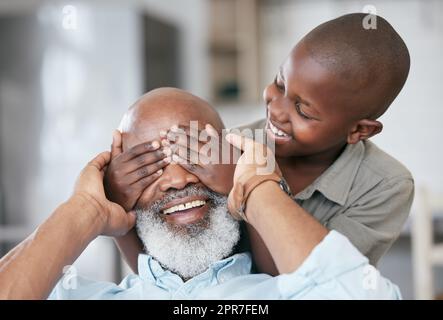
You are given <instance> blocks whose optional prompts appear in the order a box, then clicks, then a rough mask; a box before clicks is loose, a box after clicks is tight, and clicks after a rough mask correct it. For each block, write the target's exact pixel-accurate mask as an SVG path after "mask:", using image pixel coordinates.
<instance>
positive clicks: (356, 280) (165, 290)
mask: <svg viewBox="0 0 443 320" xmlns="http://www.w3.org/2000/svg"><path fill="white" fill-rule="evenodd" d="M138 270H139V275H135V274H132V275H129V276H127V277H126V278H125V279H123V281H122V282H121V283H120V284H119V285H117V284H114V283H110V282H98V281H93V280H88V279H85V278H83V277H80V276H75V278H74V279H70V283H69V286H66V281H65V282H64V281H63V278H62V279H61V280H60V281H59V283H58V284H57V286H56V287H55V288H54V290H53V291H52V293H51V295H50V296H49V299H401V294H400V291H399V289H398V287H397V286H396V285H394V284H392V283H391V282H390V281H389V280H387V279H385V278H383V277H382V276H381V275H380V274H379V272H378V271H377V270H376V269H375V268H373V267H372V266H370V265H369V263H368V259H367V258H366V257H364V256H363V255H362V254H361V253H360V252H359V251H358V250H357V249H356V248H355V247H354V246H353V245H352V244H351V243H350V242H349V240H348V239H347V238H346V237H345V236H343V235H342V234H340V233H338V232H337V231H330V232H329V234H328V235H327V236H326V237H325V238H324V239H323V241H322V242H321V243H320V244H318V245H317V246H316V247H315V248H314V250H313V251H312V252H311V253H310V255H309V256H308V258H307V259H306V260H305V261H304V262H303V264H302V265H301V266H300V267H299V268H298V269H297V270H295V271H294V272H292V273H289V274H283V275H279V276H277V277H271V276H269V275H267V274H251V257H250V254H249V253H240V254H235V255H233V256H231V257H229V258H226V259H223V260H220V261H217V262H215V263H214V264H212V265H211V266H210V267H209V268H208V269H207V270H206V271H205V272H203V273H201V274H199V275H197V276H195V277H194V278H192V279H189V280H188V281H186V282H184V281H183V280H182V279H181V278H180V277H179V276H178V275H176V274H174V273H172V272H170V271H168V270H164V269H163V268H162V267H161V266H160V264H159V263H158V262H157V261H156V260H155V259H154V258H152V257H151V256H148V255H144V254H141V255H140V256H139V259H138ZM64 284H65V285H64Z"/></svg>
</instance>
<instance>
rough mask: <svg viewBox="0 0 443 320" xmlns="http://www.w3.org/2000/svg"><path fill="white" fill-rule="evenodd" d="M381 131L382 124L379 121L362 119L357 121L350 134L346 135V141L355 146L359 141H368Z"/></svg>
mask: <svg viewBox="0 0 443 320" xmlns="http://www.w3.org/2000/svg"><path fill="white" fill-rule="evenodd" d="M382 130H383V124H382V123H381V122H380V121H376V120H369V119H363V120H359V121H358V122H357V123H356V124H355V125H354V127H352V130H351V132H349V134H348V138H347V141H348V143H349V144H355V143H357V142H359V141H360V140H366V139H369V138H370V137H372V136H375V135H376V134H377V133H380V132H381V131H382Z"/></svg>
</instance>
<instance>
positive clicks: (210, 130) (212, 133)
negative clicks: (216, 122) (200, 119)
mask: <svg viewBox="0 0 443 320" xmlns="http://www.w3.org/2000/svg"><path fill="white" fill-rule="evenodd" d="M205 130H206V132H207V133H208V134H209V135H210V136H211V137H218V136H219V133H218V132H217V130H215V128H214V127H213V126H212V125H210V124H209V123H208V124H207V125H206V126H205Z"/></svg>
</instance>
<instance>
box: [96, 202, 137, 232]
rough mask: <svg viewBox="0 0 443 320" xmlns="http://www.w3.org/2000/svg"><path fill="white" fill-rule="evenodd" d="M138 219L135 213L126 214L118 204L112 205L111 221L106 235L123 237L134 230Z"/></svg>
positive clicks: (106, 229)
mask: <svg viewBox="0 0 443 320" xmlns="http://www.w3.org/2000/svg"><path fill="white" fill-rule="evenodd" d="M136 220H137V217H136V214H135V213H134V212H133V211H130V212H128V213H126V212H125V211H124V210H123V208H121V207H120V206H119V205H118V204H116V203H112V204H111V213H110V219H109V220H108V225H107V227H106V228H105V230H104V235H108V236H123V235H125V234H126V233H128V232H129V231H130V230H131V229H132V228H134V226H135V223H136Z"/></svg>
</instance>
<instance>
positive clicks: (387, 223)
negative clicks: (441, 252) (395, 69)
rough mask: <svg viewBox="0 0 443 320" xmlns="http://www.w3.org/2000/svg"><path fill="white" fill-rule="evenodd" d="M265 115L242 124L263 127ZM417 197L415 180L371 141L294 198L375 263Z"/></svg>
mask: <svg viewBox="0 0 443 320" xmlns="http://www.w3.org/2000/svg"><path fill="white" fill-rule="evenodd" d="M265 124H266V120H260V121H257V122H254V123H252V124H250V125H246V126H243V127H240V128H238V129H240V130H242V129H244V128H250V129H253V130H254V129H261V128H264V127H265ZM413 198H414V180H413V178H412V175H411V173H410V172H409V171H408V169H406V168H405V166H404V165H402V164H401V163H400V162H399V161H397V160H396V159H394V158H393V157H391V156H390V155H388V154H387V153H385V152H384V151H382V150H381V149H379V148H378V147H377V146H376V145H375V144H374V143H372V142H371V141H368V140H366V141H360V142H358V143H356V144H352V145H351V144H349V145H347V146H346V148H345V149H344V151H343V152H342V154H341V155H340V156H339V157H338V158H337V160H336V161H335V162H334V163H333V164H332V165H331V166H330V167H329V168H328V169H327V170H326V171H325V172H323V173H322V174H321V175H320V176H319V177H318V178H317V179H316V180H315V181H314V182H313V183H312V184H311V185H309V186H308V187H306V188H305V189H304V190H302V191H301V192H299V193H298V194H297V195H295V196H294V200H295V201H296V202H297V203H298V204H299V205H300V206H301V207H303V208H304V209H305V210H306V211H307V212H309V213H310V214H312V215H313V216H314V217H315V218H316V219H317V220H318V221H320V223H322V224H323V225H325V226H326V227H327V228H328V229H334V230H337V231H339V232H340V233H342V234H344V235H345V236H347V237H348V238H349V240H350V241H351V242H352V243H353V244H354V246H356V247H357V248H358V249H359V250H360V252H361V253H362V254H364V255H365V256H367V257H368V259H369V261H370V263H371V264H372V265H374V266H375V265H376V264H377V262H378V260H379V259H380V258H381V257H382V256H383V255H384V254H385V253H386V251H387V250H388V249H389V248H390V247H391V245H392V243H393V242H394V241H395V240H396V239H397V237H398V236H399V235H400V232H401V229H402V227H403V225H404V223H405V221H406V219H407V217H408V215H409V211H410V209H411V205H412V200H413Z"/></svg>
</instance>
